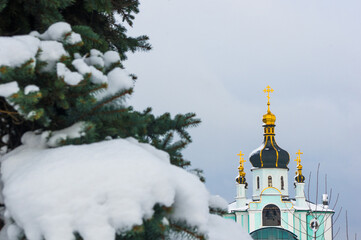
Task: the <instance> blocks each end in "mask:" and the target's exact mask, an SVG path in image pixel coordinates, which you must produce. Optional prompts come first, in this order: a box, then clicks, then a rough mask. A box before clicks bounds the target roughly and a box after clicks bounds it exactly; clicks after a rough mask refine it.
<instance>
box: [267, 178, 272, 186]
mask: <svg viewBox="0 0 361 240" xmlns="http://www.w3.org/2000/svg"><path fill="white" fill-rule="evenodd" d="M268 187H272V177H271V176H268Z"/></svg>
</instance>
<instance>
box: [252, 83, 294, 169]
mask: <svg viewBox="0 0 361 240" xmlns="http://www.w3.org/2000/svg"><path fill="white" fill-rule="evenodd" d="M273 91H274V90H273V89H272V88H271V87H270V86H267V87H266V88H265V89H264V90H263V92H264V93H267V113H266V114H264V115H263V118H262V121H263V127H264V134H263V135H264V140H263V144H262V146H261V147H259V148H257V149H256V150H254V151H253V152H252V153H251V155H250V158H249V160H250V162H251V164H252V166H253V167H258V168H286V169H287V165H288V163H289V161H290V156H289V154H288V152H287V151H285V150H283V149H282V148H280V147H279V146H278V145H277V143H276V140H275V126H276V125H275V122H276V116H275V115H274V114H273V113H272V112H271V110H270V105H271V104H270V93H272V92H273Z"/></svg>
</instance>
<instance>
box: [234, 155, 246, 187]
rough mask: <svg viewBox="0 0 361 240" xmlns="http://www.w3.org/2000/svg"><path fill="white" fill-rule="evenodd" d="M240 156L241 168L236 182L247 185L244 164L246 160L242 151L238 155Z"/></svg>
mask: <svg viewBox="0 0 361 240" xmlns="http://www.w3.org/2000/svg"><path fill="white" fill-rule="evenodd" d="M237 155H238V156H239V167H238V177H237V178H236V182H237V183H239V184H246V185H247V182H246V173H245V172H244V163H245V162H246V160H244V158H243V156H244V154H243V153H242V151H240V152H239V154H237Z"/></svg>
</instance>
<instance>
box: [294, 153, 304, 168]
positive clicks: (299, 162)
mask: <svg viewBox="0 0 361 240" xmlns="http://www.w3.org/2000/svg"><path fill="white" fill-rule="evenodd" d="M296 154H297V155H298V156H297V158H296V159H295V161H296V162H297V166H300V164H301V154H303V152H301V150H300V149H299V150H298V152H296Z"/></svg>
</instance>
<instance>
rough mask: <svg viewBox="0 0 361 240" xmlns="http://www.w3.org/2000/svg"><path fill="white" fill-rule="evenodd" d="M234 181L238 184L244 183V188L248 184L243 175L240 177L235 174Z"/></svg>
mask: <svg viewBox="0 0 361 240" xmlns="http://www.w3.org/2000/svg"><path fill="white" fill-rule="evenodd" d="M236 182H237V183H238V184H245V185H246V188H247V186H248V183H247V182H246V178H245V177H242V176H237V177H236Z"/></svg>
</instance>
